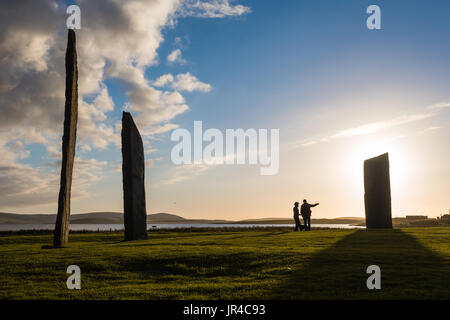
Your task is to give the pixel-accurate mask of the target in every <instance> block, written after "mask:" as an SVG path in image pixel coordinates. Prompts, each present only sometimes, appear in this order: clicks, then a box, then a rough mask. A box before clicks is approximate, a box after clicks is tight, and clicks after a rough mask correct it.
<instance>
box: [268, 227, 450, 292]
mask: <svg viewBox="0 0 450 320" xmlns="http://www.w3.org/2000/svg"><path fill="white" fill-rule="evenodd" d="M424 232H427V231H424ZM429 239H430V241H433V237H432V236H431V235H430V237H429ZM435 245H440V244H437V243H435ZM444 245H445V244H444ZM370 265H378V266H379V267H380V269H381V289H380V290H369V289H368V288H367V285H366V281H367V278H368V277H369V276H370V275H371V274H367V273H366V270H367V267H368V266H370ZM272 293H273V296H272V298H273V299H300V300H302V299H449V297H450V261H449V260H448V259H444V258H442V257H441V256H439V255H438V254H437V253H435V252H433V251H431V250H430V249H428V248H426V247H424V246H423V245H422V244H421V243H420V242H419V241H418V240H417V239H416V238H414V237H413V236H411V235H409V234H407V233H405V232H403V231H401V230H374V231H369V230H358V231H355V232H354V233H352V234H350V235H348V236H346V237H345V238H343V239H342V240H340V241H338V242H337V243H336V244H335V245H334V246H332V247H329V248H327V249H325V250H323V251H320V252H319V253H317V254H316V255H314V256H312V257H311V260H310V261H309V262H307V263H306V265H304V266H302V267H300V268H299V269H296V270H294V271H293V272H292V274H291V275H290V276H289V278H288V279H285V280H284V281H282V282H281V284H280V285H279V286H278V287H277V288H276V289H275V290H273V292H272Z"/></svg>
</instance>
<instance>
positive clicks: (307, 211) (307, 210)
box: [297, 199, 319, 231]
mask: <svg viewBox="0 0 450 320" xmlns="http://www.w3.org/2000/svg"><path fill="white" fill-rule="evenodd" d="M318 205H319V204H318V203H315V204H309V203H308V202H307V201H306V199H305V200H303V204H302V207H301V208H300V212H301V214H302V217H303V221H305V231H311V207H315V206H318ZM297 210H298V209H297Z"/></svg>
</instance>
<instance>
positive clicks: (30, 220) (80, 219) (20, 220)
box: [0, 212, 364, 225]
mask: <svg viewBox="0 0 450 320" xmlns="http://www.w3.org/2000/svg"><path fill="white" fill-rule="evenodd" d="M55 221H56V215H55V214H17V213H0V224H54V223H55ZM311 222H312V223H315V224H355V223H363V222H364V218H356V217H355V218H353V217H347V218H336V219H312V221H311ZM70 223H73V224H122V223H123V213H121V212H90V213H78V214H71V215H70ZM147 223H148V224H150V225H151V224H165V223H171V224H173V223H226V224H230V223H239V224H292V223H293V219H292V218H261V219H246V220H240V221H230V220H208V219H185V218H183V217H181V216H178V215H175V214H171V213H154V214H149V215H147Z"/></svg>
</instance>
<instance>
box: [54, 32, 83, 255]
mask: <svg viewBox="0 0 450 320" xmlns="http://www.w3.org/2000/svg"><path fill="white" fill-rule="evenodd" d="M77 120H78V69H77V49H76V38H75V31H73V30H71V29H69V32H68V37H67V50H66V104H65V112H64V134H63V137H62V163H61V182H60V189H59V197H58V214H57V216H56V224H55V231H54V236H53V245H54V246H55V247H59V246H63V245H65V244H66V243H67V242H68V241H69V221H70V192H71V189H72V172H73V162H74V158H75V144H76V139H77Z"/></svg>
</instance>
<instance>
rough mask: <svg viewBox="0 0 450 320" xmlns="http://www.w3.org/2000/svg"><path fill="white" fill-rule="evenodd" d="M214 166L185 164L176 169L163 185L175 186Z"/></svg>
mask: <svg viewBox="0 0 450 320" xmlns="http://www.w3.org/2000/svg"><path fill="white" fill-rule="evenodd" d="M209 168H212V166H209V165H206V164H185V165H180V166H176V167H174V169H173V171H172V174H171V176H170V177H169V178H168V179H166V180H165V181H164V182H163V184H175V183H179V182H182V181H185V180H188V179H191V178H194V177H196V176H198V175H200V174H202V173H203V172H205V171H206V170H208V169H209Z"/></svg>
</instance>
